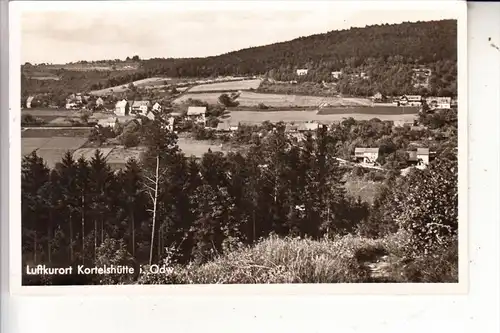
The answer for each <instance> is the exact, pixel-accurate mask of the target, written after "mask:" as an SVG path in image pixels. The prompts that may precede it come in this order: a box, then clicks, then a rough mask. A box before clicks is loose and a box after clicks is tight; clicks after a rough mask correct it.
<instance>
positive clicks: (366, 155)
mask: <svg viewBox="0 0 500 333" xmlns="http://www.w3.org/2000/svg"><path fill="white" fill-rule="evenodd" d="M378 152H379V148H355V149H354V159H355V160H356V161H357V162H362V163H367V164H375V162H376V161H377V159H378Z"/></svg>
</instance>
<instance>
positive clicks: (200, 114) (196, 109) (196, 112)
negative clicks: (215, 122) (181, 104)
mask: <svg viewBox="0 0 500 333" xmlns="http://www.w3.org/2000/svg"><path fill="white" fill-rule="evenodd" d="M206 113H207V108H206V106H190V107H189V108H188V111H187V117H188V118H189V119H192V120H194V121H195V122H197V123H199V124H203V125H205V124H206V118H205V115H206Z"/></svg>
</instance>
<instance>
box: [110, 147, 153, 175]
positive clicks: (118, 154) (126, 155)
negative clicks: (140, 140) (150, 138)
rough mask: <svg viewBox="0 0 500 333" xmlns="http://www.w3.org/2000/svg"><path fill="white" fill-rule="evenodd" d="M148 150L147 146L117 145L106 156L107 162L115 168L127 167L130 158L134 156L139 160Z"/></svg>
mask: <svg viewBox="0 0 500 333" xmlns="http://www.w3.org/2000/svg"><path fill="white" fill-rule="evenodd" d="M144 151H146V148H145V147H134V148H125V147H123V146H116V147H115V148H114V149H113V150H112V151H111V152H110V153H109V154H108V156H107V157H106V161H107V163H108V164H109V165H110V166H111V168H112V169H113V170H116V169H120V168H123V167H125V164H127V162H128V160H129V159H131V158H134V159H135V160H137V161H139V160H140V157H141V154H142V153H143V152H144Z"/></svg>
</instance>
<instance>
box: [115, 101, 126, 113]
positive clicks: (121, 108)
mask: <svg viewBox="0 0 500 333" xmlns="http://www.w3.org/2000/svg"><path fill="white" fill-rule="evenodd" d="M129 113H130V104H129V102H128V101H127V100H125V99H122V100H121V101H118V102H116V105H115V114H116V115H117V116H128V114H129Z"/></svg>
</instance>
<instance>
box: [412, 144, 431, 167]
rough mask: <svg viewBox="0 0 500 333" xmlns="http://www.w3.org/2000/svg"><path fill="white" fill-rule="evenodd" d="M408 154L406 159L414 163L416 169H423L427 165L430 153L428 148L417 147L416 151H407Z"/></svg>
mask: <svg viewBox="0 0 500 333" xmlns="http://www.w3.org/2000/svg"><path fill="white" fill-rule="evenodd" d="M408 155H409V159H408V161H409V162H410V163H411V164H415V165H416V166H415V167H416V168H418V169H425V168H427V166H428V165H429V160H430V155H431V154H430V152H429V148H417V150H416V151H409V152H408Z"/></svg>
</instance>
